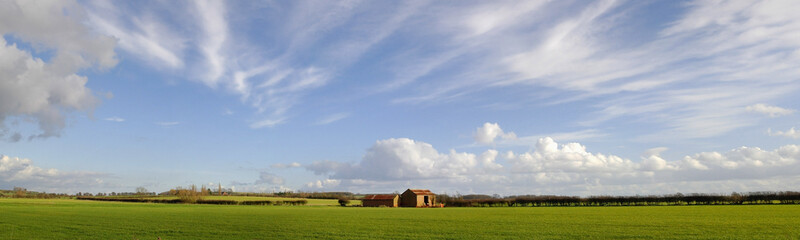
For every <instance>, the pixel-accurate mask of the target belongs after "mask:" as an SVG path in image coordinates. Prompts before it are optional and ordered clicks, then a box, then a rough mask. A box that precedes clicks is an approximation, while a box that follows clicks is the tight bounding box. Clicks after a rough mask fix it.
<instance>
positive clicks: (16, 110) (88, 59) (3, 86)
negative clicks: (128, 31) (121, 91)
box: [0, 1, 117, 140]
mask: <svg viewBox="0 0 800 240" xmlns="http://www.w3.org/2000/svg"><path fill="white" fill-rule="evenodd" d="M82 21H83V15H82V12H81V11H80V8H79V7H78V6H77V5H76V4H75V3H74V2H71V1H52V2H30V1H4V2H3V3H0V35H2V38H0V136H5V135H10V136H11V138H12V140H13V139H19V138H21V137H22V134H23V133H20V132H10V129H9V128H8V126H6V120H8V119H9V118H20V119H24V120H26V121H30V122H34V123H36V124H38V128H39V130H40V131H41V133H39V134H29V136H28V138H29V139H31V138H36V137H51V136H59V135H60V133H61V131H62V130H63V129H64V127H65V126H66V120H65V117H66V116H65V115H67V114H69V113H71V112H75V111H79V112H85V113H87V114H91V112H92V110H93V109H94V107H95V106H97V105H98V104H99V103H100V100H99V99H98V98H97V97H96V96H95V95H94V93H93V92H92V90H91V89H89V88H87V87H86V83H87V81H88V79H87V78H86V77H85V76H81V75H78V72H79V71H81V70H84V69H88V68H92V67H97V68H100V69H104V68H110V67H113V66H114V65H115V64H116V63H117V59H116V58H115V54H114V50H113V49H114V45H115V41H114V39H113V38H110V37H106V36H101V35H98V34H96V33H94V32H91V31H89V29H87V28H86V27H85V26H84V25H83V24H82V23H81V22H82ZM9 39H12V40H9ZM8 41H12V42H11V43H10V42H8ZM13 41H17V42H19V43H25V44H29V45H30V46H32V47H33V49H34V50H35V51H36V52H37V53H48V54H44V55H49V53H52V56H51V57H49V58H39V57H36V56H33V55H32V54H31V52H30V51H29V50H27V49H24V48H20V47H19V46H18V45H17V44H16V43H14V42H13ZM25 134H26V135H28V134H27V133H25Z"/></svg>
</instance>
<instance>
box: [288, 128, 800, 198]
mask: <svg viewBox="0 0 800 240" xmlns="http://www.w3.org/2000/svg"><path fill="white" fill-rule="evenodd" d="M667 150H668V149H667V148H664V147H659V148H652V149H648V150H647V151H645V152H644V153H643V154H642V156H641V159H639V160H638V161H633V160H630V159H627V158H623V157H620V156H616V155H611V154H602V153H595V152H591V151H588V150H587V147H586V146H584V145H582V144H580V143H565V144H560V143H558V142H556V141H555V140H553V139H552V138H549V137H545V138H541V139H539V140H538V141H537V142H536V144H534V146H533V148H532V150H531V151H528V152H520V153H514V152H513V151H507V152H505V153H503V154H501V153H500V152H499V151H497V150H494V149H490V150H487V151H485V152H483V153H481V154H473V153H467V152H458V151H455V150H450V151H448V152H439V151H437V150H436V149H435V148H434V147H433V146H432V145H431V144H428V143H425V142H420V141H415V140H412V139H407V138H400V139H386V140H380V141H377V142H376V143H375V145H373V146H372V147H370V148H369V149H368V150H367V152H366V154H365V155H364V157H363V158H362V159H361V161H358V162H355V163H345V162H336V161H317V162H314V163H311V164H307V165H304V166H303V167H304V168H305V169H306V170H308V171H311V172H314V173H315V174H318V175H325V176H327V179H326V180H319V181H315V182H310V183H308V184H306V186H305V187H306V188H308V189H309V190H319V189H326V190H345V191H354V192H365V191H368V192H378V191H384V192H391V191H396V190H398V189H401V188H406V187H409V188H410V187H427V188H432V189H436V190H437V191H440V192H451V193H452V192H456V191H458V192H461V193H466V192H479V193H504V194H579V195H592V194H663V193H674V192H718V190H719V189H731V190H733V191H755V190H763V189H767V190H773V189H774V186H772V185H769V184H770V183H774V182H776V181H788V182H793V183H800V177H797V175H796V173H797V172H800V146H798V145H785V146H782V147H780V148H778V149H774V150H763V149H760V148H757V147H739V148H735V149H732V150H730V151H726V152H713V151H712V152H701V153H697V154H693V155H687V156H685V157H683V158H678V159H666V158H664V157H662V156H661V153H662V152H664V151H667ZM498 157H500V158H499V159H498ZM715 184H724V186H716V187H713V186H714V185H715ZM697 186H707V187H706V188H700V187H697ZM780 186H789V185H787V184H781V185H780ZM778 190H785V189H778ZM726 191H727V190H726Z"/></svg>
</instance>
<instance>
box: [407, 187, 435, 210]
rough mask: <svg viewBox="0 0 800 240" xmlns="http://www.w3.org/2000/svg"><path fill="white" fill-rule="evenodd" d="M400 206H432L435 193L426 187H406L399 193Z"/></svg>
mask: <svg viewBox="0 0 800 240" xmlns="http://www.w3.org/2000/svg"><path fill="white" fill-rule="evenodd" d="M400 206H401V207H434V206H436V194H433V193H432V192H431V190H428V189H408V190H406V191H405V192H403V194H401V195H400Z"/></svg>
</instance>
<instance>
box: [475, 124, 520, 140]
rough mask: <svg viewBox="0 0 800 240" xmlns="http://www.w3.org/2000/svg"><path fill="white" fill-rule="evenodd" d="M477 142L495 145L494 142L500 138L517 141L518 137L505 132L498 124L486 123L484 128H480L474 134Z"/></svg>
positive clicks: (512, 133)
mask: <svg viewBox="0 0 800 240" xmlns="http://www.w3.org/2000/svg"><path fill="white" fill-rule="evenodd" d="M473 136H474V138H475V142H478V143H480V144H486V145H489V144H493V143H494V140H495V139H496V138H498V137H500V138H502V139H516V138H517V135H516V134H514V132H507V133H506V132H504V131H503V129H502V128H500V125H498V124H497V123H489V122H487V123H484V124H483V126H481V127H478V128H477V129H476V130H475V134H473Z"/></svg>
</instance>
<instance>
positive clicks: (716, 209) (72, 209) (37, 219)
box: [0, 199, 800, 240]
mask: <svg viewBox="0 0 800 240" xmlns="http://www.w3.org/2000/svg"><path fill="white" fill-rule="evenodd" d="M799 218H800V205H747V206H669V207H658V206H655V207H544V208H531V207H512V208H437V209H413V208H411V209H409V208H356V207H347V208H344V207H330V206H294V207H290V206H266V207H265V206H225V205H191V204H152V203H120V202H96V201H78V200H47V199H0V239H156V238H157V237H161V238H162V239H165V240H166V239H308V238H325V239H375V238H388V239H497V238H500V239H531V238H541V239H609V238H611V239H797V238H800V228H798V227H797V219H799Z"/></svg>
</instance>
